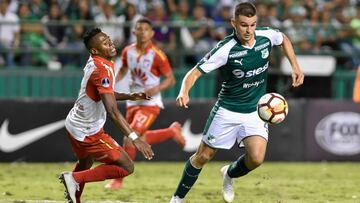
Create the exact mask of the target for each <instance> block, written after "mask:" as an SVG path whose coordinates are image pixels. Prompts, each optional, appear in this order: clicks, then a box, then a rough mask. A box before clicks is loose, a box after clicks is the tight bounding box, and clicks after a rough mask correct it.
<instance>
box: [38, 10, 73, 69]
mask: <svg viewBox="0 0 360 203" xmlns="http://www.w3.org/2000/svg"><path fill="white" fill-rule="evenodd" d="M49 9H50V10H49V14H48V15H45V16H44V17H43V18H42V19H41V21H42V23H44V24H45V26H44V27H43V31H44V36H45V39H46V42H47V43H48V45H49V46H50V47H49V48H59V49H61V48H65V47H66V43H67V39H66V26H65V25H62V24H61V23H62V22H63V23H64V22H65V21H66V18H65V16H64V15H63V14H62V13H61V10H60V7H59V5H58V4H57V3H53V4H51V5H50V8H49ZM65 58H66V56H64V55H61V54H58V55H53V56H52V57H51V59H50V61H49V63H48V66H49V68H51V67H52V64H56V65H55V67H54V68H56V69H58V68H60V67H61V63H59V62H63V63H65V62H64V60H65Z"/></svg>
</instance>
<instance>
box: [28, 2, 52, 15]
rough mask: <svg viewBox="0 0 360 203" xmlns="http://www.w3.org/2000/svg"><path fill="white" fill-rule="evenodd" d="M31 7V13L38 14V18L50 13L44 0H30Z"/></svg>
mask: <svg viewBox="0 0 360 203" xmlns="http://www.w3.org/2000/svg"><path fill="white" fill-rule="evenodd" d="M29 8H30V11H31V15H34V16H36V18H37V19H41V18H42V17H43V16H45V15H47V14H48V10H49V9H48V6H47V4H46V3H45V2H44V1H43V0H30V4H29Z"/></svg>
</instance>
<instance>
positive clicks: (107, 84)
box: [101, 78, 110, 87]
mask: <svg viewBox="0 0 360 203" xmlns="http://www.w3.org/2000/svg"><path fill="white" fill-rule="evenodd" d="M101 84H102V86H103V87H110V80H109V78H103V79H102V80H101Z"/></svg>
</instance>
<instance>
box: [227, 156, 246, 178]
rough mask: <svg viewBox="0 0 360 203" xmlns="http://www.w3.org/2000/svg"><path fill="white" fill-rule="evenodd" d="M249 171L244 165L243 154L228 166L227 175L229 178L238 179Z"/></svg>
mask: <svg viewBox="0 0 360 203" xmlns="http://www.w3.org/2000/svg"><path fill="white" fill-rule="evenodd" d="M250 171H251V170H250V169H248V168H247V167H246V165H245V154H243V155H241V156H240V157H239V158H238V160H236V161H234V162H233V163H232V164H231V165H230V166H229V169H228V171H227V173H228V175H229V177H230V178H238V177H241V176H244V175H246V174H247V173H249V172H250Z"/></svg>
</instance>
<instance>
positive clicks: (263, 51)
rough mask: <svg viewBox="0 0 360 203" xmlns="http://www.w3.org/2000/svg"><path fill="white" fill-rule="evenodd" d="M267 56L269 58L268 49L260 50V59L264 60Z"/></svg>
mask: <svg viewBox="0 0 360 203" xmlns="http://www.w3.org/2000/svg"><path fill="white" fill-rule="evenodd" d="M268 56H269V50H268V49H264V50H261V58H263V59H266V58H267V57H268Z"/></svg>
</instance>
